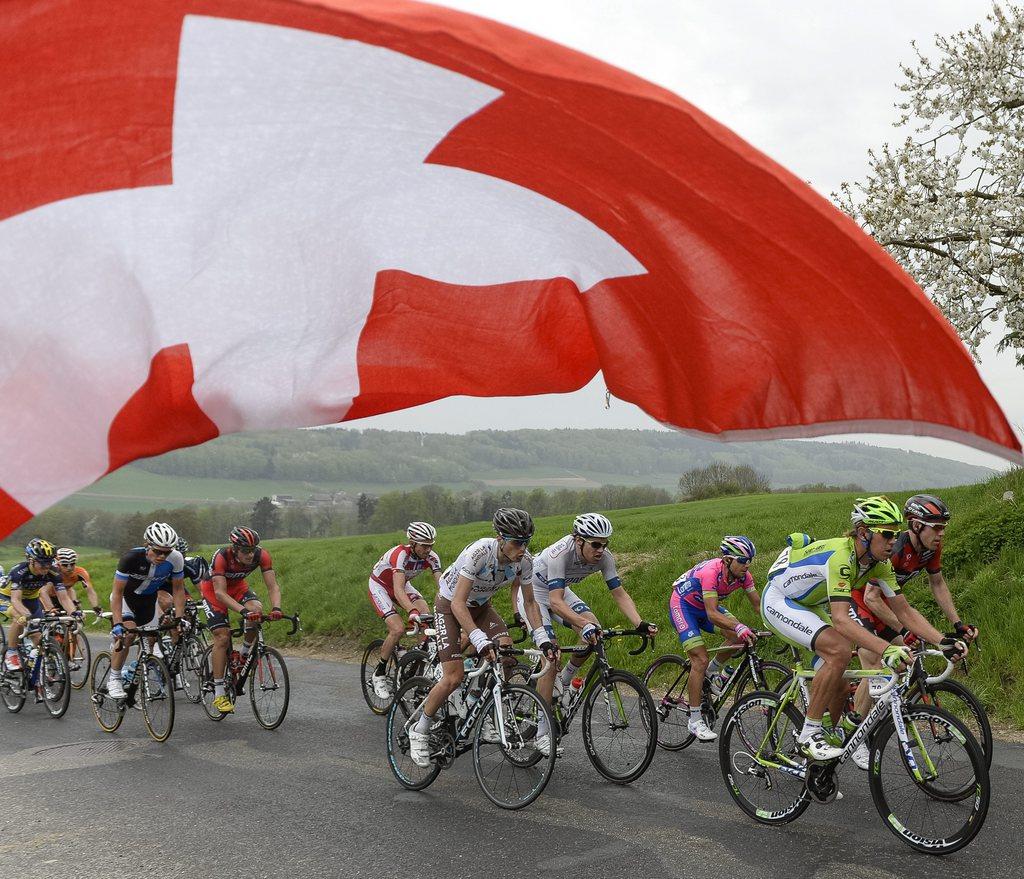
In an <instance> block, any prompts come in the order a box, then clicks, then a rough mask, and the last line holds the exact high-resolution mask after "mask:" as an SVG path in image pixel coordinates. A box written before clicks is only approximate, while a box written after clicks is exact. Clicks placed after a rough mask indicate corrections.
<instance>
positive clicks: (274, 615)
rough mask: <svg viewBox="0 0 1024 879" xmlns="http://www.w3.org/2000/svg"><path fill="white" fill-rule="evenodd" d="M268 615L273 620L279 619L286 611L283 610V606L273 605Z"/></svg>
mask: <svg viewBox="0 0 1024 879" xmlns="http://www.w3.org/2000/svg"><path fill="white" fill-rule="evenodd" d="M267 616H268V617H270V619H272V620H279V619H281V617H283V616H284V613H283V612H282V610H281V608H279V607H272V608H270V613H268V614H267Z"/></svg>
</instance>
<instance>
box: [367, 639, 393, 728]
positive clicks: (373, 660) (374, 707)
mask: <svg viewBox="0 0 1024 879" xmlns="http://www.w3.org/2000/svg"><path fill="white" fill-rule="evenodd" d="M383 646H384V639H383V638H377V639H375V640H373V641H371V642H370V643H369V644H367V645H366V649H365V650H364V651H363V660H362V662H360V663H359V677H360V679H361V680H362V683H363V699H364V700H365V701H366V704H367V706H368V707H369V709H370V710H371V711H372V712H373V713H374V714H376V715H378V716H379V717H383V716H384V715H385V714H387V713H388V709H389V708H390V707H391V700H392V699H393V698H394V696H393V695H388V697H387V698H386V699H382V698H381V697H380V696H378V695H377V693H376V691H375V690H374V689H373V675H374V673H375V672H376V670H377V666H378V664H379V663H380V651H381V648H382V647H383ZM393 672H394V652H393V651H392V655H391V660H390V661H389V662H388V664H387V673H388V682H389V684H390V685H391V686H392V687H394V683H395V677H394V674H393ZM392 693H393V691H392Z"/></svg>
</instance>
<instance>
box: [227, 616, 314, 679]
mask: <svg viewBox="0 0 1024 879" xmlns="http://www.w3.org/2000/svg"><path fill="white" fill-rule="evenodd" d="M281 619H282V620H288V621H289V622H290V623H291V624H292V628H291V631H290V632H289V633H288V634H289V635H294V634H295V633H296V632H298V631H299V630H300V629H301V628H302V626H301V625H300V624H299V615H298V614H295V615H294V616H282V617H281ZM268 621H269V622H276V621H275V620H270V618H269V617H267V616H266V615H264V617H263V619H262V620H261V621H260V622H259V623H257V624H256V625H255V626H253V627H248V626H247V625H246V620H243V621H242V625H241V626H239V627H238V628H237V629H232V630H231V637H232V638H236V637H237V638H244V637H245V633H246V632H247V631H252V629H253V628H255V629H256V637H255V638H254V639H253V642H252V646H251V647H250V649H249V652H248V654H246V657H245V662H243V663H242V667H241V668H240V669H238V671H237V672H236V671H235V670H234V669H232V668H231V649H232V648H231V645H230V644H228V664H227V668H226V669H225V670H226V671H227V672H228V673H229V674H230V675H231V676H232V678H233V679H234V687H235V692H236V693H237V692H238V690H239V689H241V688H242V687H244V686H245V684H246V682H247V681H248V680H249V676H250V675H251V674H252V670H253V668H254V667H255V665H256V663H257V662H258V661H259V657H260V655H261V654H262V653H263V651H264V648H265V647H266V642H265V641H264V639H263V623H265V622H268ZM261 686H262V683H261ZM277 686H278V684H277V682H276V681H274V685H273V687H272V689H277Z"/></svg>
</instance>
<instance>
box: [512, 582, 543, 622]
mask: <svg viewBox="0 0 1024 879" xmlns="http://www.w3.org/2000/svg"><path fill="white" fill-rule="evenodd" d="M513 586H518V587H519V589H521V590H522V591H523V610H525V611H526V622H527V623H529V626H530V631H533V630H534V629H537V628H539V627H540V626H541V625H543V623H542V620H541V615H540V607H539V606H538V605H537V599H536V598H534V597H533V586H527V585H526V584H525V583H520V582H519V578H518V577H516V579H515V582H514V583H513ZM513 606H514V605H513Z"/></svg>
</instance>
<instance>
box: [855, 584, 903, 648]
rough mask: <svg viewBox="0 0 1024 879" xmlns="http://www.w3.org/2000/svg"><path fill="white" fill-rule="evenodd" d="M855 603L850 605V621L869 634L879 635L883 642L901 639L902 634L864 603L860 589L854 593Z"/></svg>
mask: <svg viewBox="0 0 1024 879" xmlns="http://www.w3.org/2000/svg"><path fill="white" fill-rule="evenodd" d="M852 595H853V601H852V603H851V604H850V619H852V620H853V621H854V622H855V623H857V624H858V625H860V626H862V627H863V628H865V629H867V630H868V631H869V632H871V633H873V634H875V635H878V637H879V638H881V639H882V640H883V641H892V640H893V639H894V638H900V637H901V636H900V633H899V632H897V631H896V630H895V629H894V628H893V627H892V626H890V625H889V624H888V623H886V622H885V620H882V619H880V618H879V617H877V616H875V614H874V613H873V612H872V610H871V608H870V607H868V606H867V604H866V603H865V601H864V592H863V590H860V589H855V590H854V591H853V593H852Z"/></svg>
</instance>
